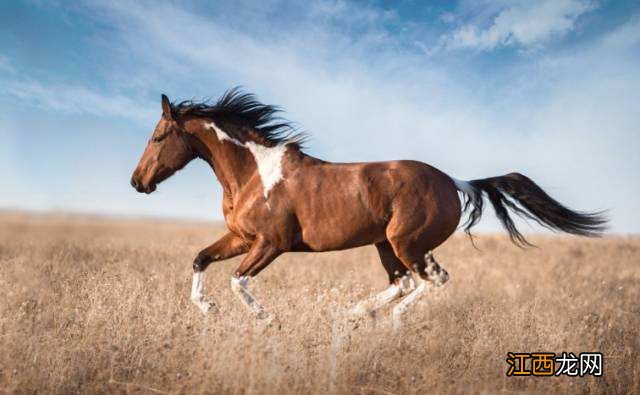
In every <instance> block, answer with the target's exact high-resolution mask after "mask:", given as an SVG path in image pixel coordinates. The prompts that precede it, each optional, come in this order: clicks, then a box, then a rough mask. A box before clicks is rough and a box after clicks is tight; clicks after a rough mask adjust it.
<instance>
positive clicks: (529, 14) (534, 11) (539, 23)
mask: <svg viewBox="0 0 640 395" xmlns="http://www.w3.org/2000/svg"><path fill="white" fill-rule="evenodd" d="M594 7H595V5H594V3H592V2H590V1H587V0H540V1H522V0H518V1H511V2H508V4H506V5H505V6H504V7H503V8H501V9H500V11H499V12H498V13H497V15H491V17H490V20H489V22H488V26H482V25H483V24H487V21H476V22H473V23H467V24H464V25H462V26H460V27H458V28H457V29H456V30H454V31H453V32H451V33H448V34H446V35H444V36H442V37H441V40H440V42H441V45H442V46H444V47H445V48H448V49H461V48H470V49H478V50H492V49H494V48H497V47H501V46H521V47H525V48H528V47H535V46H539V45H542V44H544V43H545V42H547V41H549V40H550V39H552V38H553V37H560V36H563V35H565V34H567V33H568V32H570V31H572V30H573V29H574V28H575V25H576V20H577V19H578V17H580V16H581V15H583V14H584V13H586V12H588V11H590V10H592V9H594ZM449 19H451V18H449Z"/></svg>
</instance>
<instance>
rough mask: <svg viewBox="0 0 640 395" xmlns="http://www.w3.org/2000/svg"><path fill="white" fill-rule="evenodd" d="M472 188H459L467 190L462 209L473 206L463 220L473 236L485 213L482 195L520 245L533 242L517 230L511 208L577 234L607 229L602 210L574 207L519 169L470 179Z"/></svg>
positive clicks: (560, 229)
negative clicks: (567, 206) (486, 198)
mask: <svg viewBox="0 0 640 395" xmlns="http://www.w3.org/2000/svg"><path fill="white" fill-rule="evenodd" d="M467 184H468V185H470V186H471V188H468V186H467V187H464V188H461V187H460V185H458V182H456V185H457V186H458V189H460V190H461V191H463V192H464V193H465V196H466V199H465V203H464V207H463V211H464V212H466V211H468V210H469V209H471V212H470V213H469V218H468V219H467V221H466V222H465V223H464V231H465V232H466V233H467V234H468V235H469V236H471V227H473V226H474V225H475V224H476V223H478V221H479V220H480V217H481V216H482V209H483V195H484V194H485V193H486V194H487V197H488V198H489V201H490V202H491V204H492V205H493V208H494V210H495V212H496V215H497V216H498V219H500V222H502V225H503V226H504V227H505V229H506V230H507V232H509V237H510V238H511V241H513V243H514V244H516V245H518V246H531V245H532V244H531V243H529V242H528V241H527V240H526V239H525V238H524V236H523V235H522V233H520V231H518V229H517V228H516V226H515V224H514V223H513V220H512V219H511V217H510V216H509V211H508V210H507V209H511V211H513V212H514V213H516V214H517V215H519V216H520V217H522V218H525V219H532V220H534V221H536V222H537V223H539V224H540V225H542V226H544V227H546V228H549V229H553V230H557V231H563V232H567V233H571V234H574V235H580V236H590V237H594V236H600V235H601V234H602V232H603V231H604V230H605V229H606V223H607V219H606V218H605V217H604V215H603V212H595V213H587V212H579V211H573V210H570V209H568V208H566V207H565V206H563V205H562V204H560V203H559V202H558V201H556V200H555V199H553V198H552V197H551V196H549V195H547V193H546V192H545V191H543V190H542V188H540V187H539V186H538V185H537V184H536V183H534V182H533V181H531V180H530V179H529V178H528V177H526V176H523V175H522V174H519V173H510V174H507V175H504V176H500V177H491V178H483V179H480V180H473V181H469V182H468V183H467Z"/></svg>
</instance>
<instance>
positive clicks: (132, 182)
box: [131, 177, 138, 189]
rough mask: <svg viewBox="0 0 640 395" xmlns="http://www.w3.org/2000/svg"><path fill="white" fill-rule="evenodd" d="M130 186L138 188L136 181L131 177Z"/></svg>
mask: <svg viewBox="0 0 640 395" xmlns="http://www.w3.org/2000/svg"><path fill="white" fill-rule="evenodd" d="M131 186H132V187H134V188H135V189H138V183H137V182H136V179H135V178H133V177H131Z"/></svg>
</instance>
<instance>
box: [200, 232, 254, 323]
mask: <svg viewBox="0 0 640 395" xmlns="http://www.w3.org/2000/svg"><path fill="white" fill-rule="evenodd" d="M247 249H248V248H247V245H246V243H245V242H244V241H243V240H242V239H240V238H239V237H238V236H236V235H235V234H233V233H227V234H225V235H224V236H222V237H221V238H220V239H219V240H218V241H216V242H215V243H213V244H211V245H210V246H209V247H207V248H205V249H204V250H202V251H200V253H199V254H198V256H197V257H196V259H195V260H194V261H193V280H192V282H191V301H192V302H193V303H194V304H195V305H196V306H198V308H199V309H200V310H202V312H203V313H205V314H206V313H207V312H209V310H211V308H212V307H214V306H215V304H214V303H213V302H211V301H207V300H206V299H205V297H204V270H205V269H206V268H207V266H209V264H210V263H211V262H213V261H219V260H223V259H228V258H232V257H234V256H237V255H240V254H244V253H245V252H247Z"/></svg>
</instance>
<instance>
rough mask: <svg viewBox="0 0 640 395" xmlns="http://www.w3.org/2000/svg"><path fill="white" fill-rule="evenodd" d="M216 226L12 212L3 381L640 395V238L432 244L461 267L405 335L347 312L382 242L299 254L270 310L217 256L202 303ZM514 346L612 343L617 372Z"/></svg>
mask: <svg viewBox="0 0 640 395" xmlns="http://www.w3.org/2000/svg"><path fill="white" fill-rule="evenodd" d="M221 232H222V227H221V226H220V225H219V224H218V225H216V224H206V223H202V224H198V223H179V222H168V221H154V220H116V219H105V218H95V217H93V218H92V217H79V216H60V215H46V216H42V215H40V216H36V215H27V214H16V213H3V214H0V293H1V295H2V296H1V298H0V392H2V391H5V392H19V393H29V392H56V393H68V392H83V393H86V392H109V393H113V392H115V393H125V392H133V393H155V392H180V393H194V392H195V393H233V394H235V393H307V392H311V393H325V392H327V391H330V392H333V393H365V394H391V393H393V394H400V393H461V392H463V393H467V392H472V393H495V392H504V391H522V392H556V393H558V392H561V393H566V392H570V393H579V392H591V393H594V392H595V393H604V392H606V393H640V357H639V355H638V354H639V351H640V336H639V335H640V304H639V301H640V288H639V287H638V284H639V280H640V239H639V238H635V237H606V238H603V239H597V240H590V239H578V238H573V237H558V236H556V237H554V236H534V237H533V241H534V242H536V243H537V244H538V246H539V248H537V249H530V250H527V251H522V250H520V249H518V248H516V247H514V246H512V245H511V244H510V243H509V242H508V240H507V238H506V237H504V236H502V235H496V236H492V235H483V236H480V237H479V239H478V242H477V244H478V247H479V248H480V250H475V249H474V248H473V247H472V245H471V244H470V243H469V241H468V239H466V238H465V237H463V236H461V235H460V236H456V237H454V238H452V239H451V240H450V241H448V242H447V243H446V244H445V245H444V246H442V247H441V248H439V249H438V250H437V251H436V257H437V259H438V260H439V262H440V263H441V264H442V265H443V266H444V267H445V268H446V269H447V270H448V271H449V273H450V274H451V280H450V281H449V283H447V284H446V285H445V286H444V287H443V288H441V289H438V290H435V291H431V292H429V293H428V294H427V295H426V296H425V297H424V298H422V299H421V300H420V301H419V302H418V303H417V304H416V305H414V306H413V307H412V308H411V309H410V311H409V312H408V314H407V315H406V316H405V320H404V326H403V327H402V328H401V329H400V331H399V332H397V333H394V332H393V330H392V328H391V322H390V311H389V310H384V311H382V312H381V313H380V314H378V315H376V316H375V317H371V318H367V319H364V320H361V321H357V322H355V323H354V322H347V321H346V320H345V319H344V318H343V314H342V313H341V312H343V311H344V310H345V309H346V308H348V307H349V306H351V305H352V303H354V302H355V301H357V300H359V299H361V298H363V297H366V296H368V295H370V294H371V293H373V292H375V291H378V290H381V289H383V288H384V287H385V286H386V276H385V274H384V271H383V269H382V267H381V265H380V263H379V261H378V258H377V255H376V252H375V249H374V248H372V247H366V248H361V249H356V250H350V251H342V252H332V253H324V254H287V255H284V256H282V257H280V258H278V260H277V261H276V262H275V263H274V264H272V266H271V267H269V268H268V269H267V270H265V271H264V272H263V273H261V274H260V276H258V278H257V279H256V281H255V283H254V284H253V285H252V288H253V290H254V294H255V295H256V296H257V297H258V298H259V299H260V300H261V301H262V302H263V304H265V305H266V306H268V307H269V309H270V310H271V311H272V312H274V313H275V314H276V315H277V316H278V318H279V321H280V323H281V326H280V327H279V328H278V327H277V326H276V325H271V326H264V325H262V324H259V323H256V322H255V321H254V320H253V319H252V318H251V317H250V316H249V315H248V314H247V312H246V310H245V309H244V307H243V306H242V305H241V304H240V303H239V302H238V301H237V300H236V299H235V297H234V296H233V294H232V293H231V291H230V289H229V278H230V275H231V273H232V271H233V268H234V267H235V266H236V265H237V264H238V263H239V258H238V259H232V260H230V261H226V262H222V263H218V264H214V265H213V266H211V267H210V268H209V269H208V271H207V273H208V277H207V293H208V294H209V295H210V296H211V297H212V298H213V299H214V300H215V301H216V302H217V304H218V306H219V311H218V312H217V313H215V314H210V315H208V316H204V315H202V313H200V311H199V310H198V309H197V308H195V306H193V305H191V304H190V303H189V300H188V293H189V289H190V281H191V278H190V276H191V262H192V260H193V257H194V256H195V255H196V254H197V252H198V251H199V250H200V249H201V248H202V247H204V246H206V245H208V244H209V243H210V242H212V241H213V240H214V239H215V238H216V237H217V236H219V235H220V234H221ZM508 351H514V352H517V351H531V352H535V351H549V352H555V353H559V352H562V351H571V352H574V353H579V352H584V351H600V352H602V353H604V358H605V369H604V376H603V377H600V378H595V377H584V378H569V377H551V378H541V377H537V378H534V377H526V378H513V377H506V375H505V372H506V369H507V364H506V363H505V357H506V353H507V352H508Z"/></svg>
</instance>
